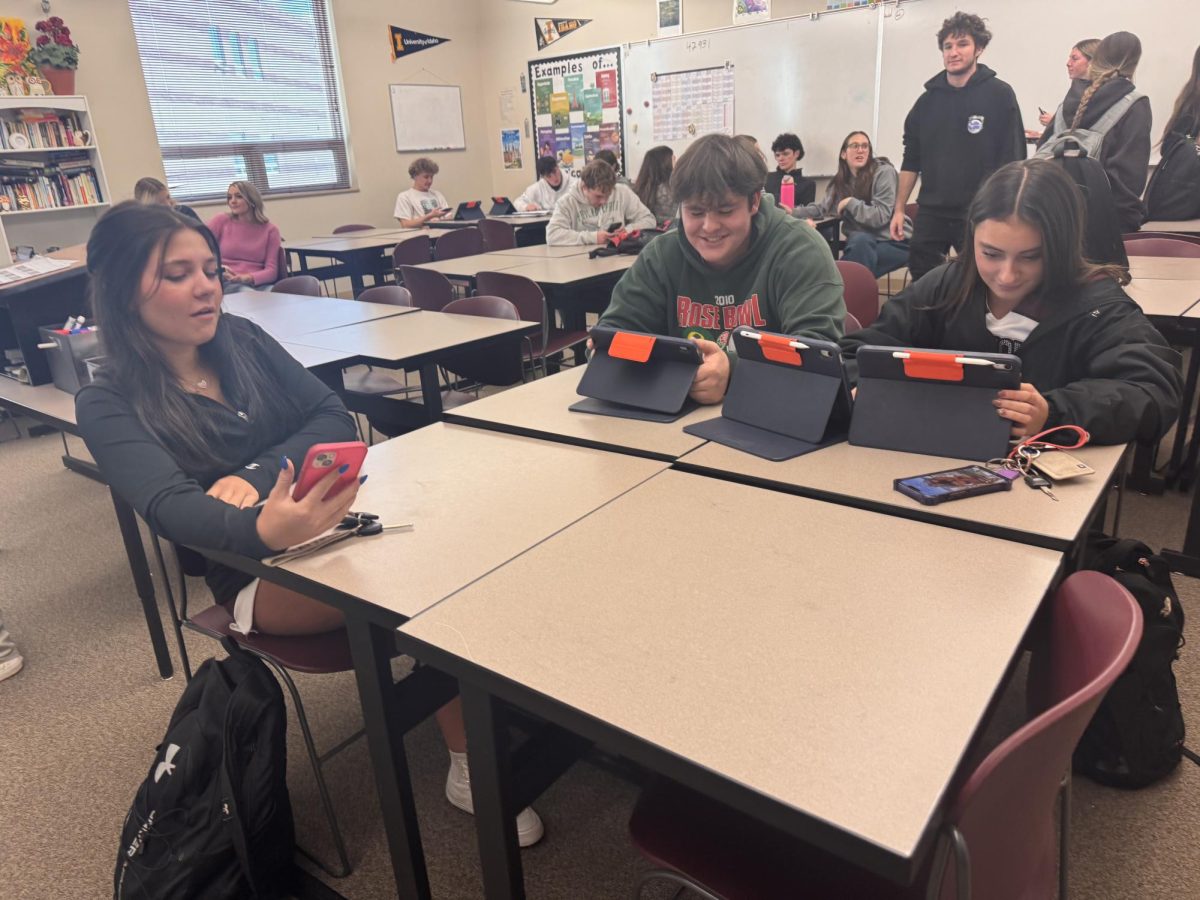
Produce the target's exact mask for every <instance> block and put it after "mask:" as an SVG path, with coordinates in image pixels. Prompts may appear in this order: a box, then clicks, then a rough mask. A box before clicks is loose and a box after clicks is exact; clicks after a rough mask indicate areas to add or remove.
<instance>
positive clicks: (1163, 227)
mask: <svg viewBox="0 0 1200 900" xmlns="http://www.w3.org/2000/svg"><path fill="white" fill-rule="evenodd" d="M1140 230H1141V231H1160V232H1166V233H1168V234H1200V219H1187V220H1185V221H1182V222H1143V223H1142V227H1141V229H1140Z"/></svg>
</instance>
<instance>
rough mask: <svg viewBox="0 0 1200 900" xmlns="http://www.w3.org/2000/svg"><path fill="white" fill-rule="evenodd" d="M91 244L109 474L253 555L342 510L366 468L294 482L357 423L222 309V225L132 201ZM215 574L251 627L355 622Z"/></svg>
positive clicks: (96, 391)
mask: <svg viewBox="0 0 1200 900" xmlns="http://www.w3.org/2000/svg"><path fill="white" fill-rule="evenodd" d="M87 250H88V256H87V259H88V271H89V274H90V275H91V279H92V280H91V291H92V297H91V299H92V307H93V310H94V311H95V316H96V320H97V324H98V325H99V326H100V328H101V329H103V330H102V331H101V332H100V333H101V335H102V338H101V340H102V343H103V349H104V358H105V365H104V368H103V370H102V372H101V373H100V377H99V378H98V380H97V381H96V382H95V383H93V384H90V385H87V386H86V387H84V388H83V389H82V390H81V391H80V392H79V393H78V394H77V395H76V398H75V410H76V415H77V418H78V422H79V430H80V433H81V434H82V436H83V439H84V441H85V443H86V444H87V447H88V450H89V451H91V453H92V456H93V457H94V458H95V460H96V464H97V466H99V468H100V472H101V474H102V475H103V477H104V481H105V483H106V484H108V485H110V486H111V487H112V489H113V491H115V492H116V493H117V494H119V495H120V496H121V497H123V498H124V499H125V500H126V501H128V502H129V504H130V505H132V506H133V508H134V509H135V510H137V512H138V514H139V515H140V516H141V517H142V518H143V519H145V521H146V523H147V524H148V525H149V526H150V527H151V528H152V529H153V530H154V531H155V532H156V533H157V534H159V535H161V536H162V537H164V538H166V539H167V540H170V541H173V542H175V543H177V544H183V545H187V546H193V547H201V548H211V549H213V550H223V551H228V552H230V553H237V554H240V555H242V556H248V557H251V558H254V559H261V558H263V557H265V556H270V555H272V554H274V553H277V552H279V551H280V550H283V549H284V548H286V547H289V546H292V545H294V544H297V543H301V542H303V541H306V540H308V539H310V538H313V537H315V536H317V535H318V534H321V533H322V532H324V531H326V530H327V529H329V528H331V527H332V526H333V525H335V524H337V523H338V522H339V521H341V519H342V517H343V516H344V515H345V514H346V512H347V511H348V510H349V509H350V508H351V506H352V505H353V503H354V500H355V498H356V497H357V495H358V487H359V484H361V480H360V482H359V483H357V484H352V485H351V486H350V488H349V489H347V490H345V491H343V492H342V493H340V494H338V495H337V496H336V497H335V498H332V499H325V493H326V491H327V490H328V488H329V487H330V486H331V484H332V482H333V479H334V478H336V477H337V476H336V473H334V472H331V473H330V474H329V475H328V476H326V478H325V479H324V480H323V481H321V482H319V483H318V484H317V486H316V487H315V488H314V489H313V490H312V491H311V492H310V493H309V494H308V495H306V496H305V497H304V499H302V500H300V501H296V500H293V499H292V497H291V485H292V480H293V477H294V473H295V471H296V466H298V465H299V464H300V462H301V461H302V460H303V459H304V456H305V454H306V453H307V452H308V449H309V447H311V446H312V445H313V444H317V443H324V442H340V441H351V440H354V439H355V436H356V435H355V428H354V423H353V421H352V420H351V418H350V415H349V413H347V412H346V408H345V407H344V406H343V405H342V402H341V400H339V399H338V397H337V395H336V394H334V393H333V391H331V390H330V389H329V388H328V387H326V386H325V385H324V384H323V383H322V382H321V381H320V380H319V379H318V378H316V377H315V376H314V375H312V374H311V373H310V372H308V371H307V370H306V369H305V368H304V367H303V366H301V365H300V363H298V362H297V361H296V360H295V359H293V358H292V357H291V356H290V355H289V354H288V353H287V351H285V350H284V349H283V348H282V347H281V346H280V345H279V344H278V343H277V342H276V341H275V340H274V339H273V338H271V337H270V336H269V335H268V334H266V333H265V332H264V331H263V330H262V329H261V328H259V327H258V326H257V325H255V324H254V323H252V322H250V321H249V320H248V319H243V318H239V317H237V316H231V315H227V314H222V313H221V298H222V293H221V279H220V272H219V268H218V265H217V259H218V248H217V245H216V243H215V241H214V240H213V238H212V235H211V234H210V232H208V231H207V230H206V229H205V228H204V227H203V226H202V225H200V224H199V223H198V222H193V221H192V220H190V219H187V218H185V217H184V216H181V215H178V214H177V213H174V212H172V211H170V210H168V209H167V208H166V207H163V206H142V205H139V204H137V203H136V202H133V201H129V202H126V203H121V204H118V205H117V206H115V207H113V208H112V209H111V210H109V211H108V212H107V213H106V214H105V215H104V216H102V217H101V218H100V220H99V221H98V222H97V223H96V227H95V228H94V229H93V230H92V235H91V238H90V239H89V240H88V246H87ZM362 480H365V476H364V479H362ZM260 501H262V503H261V506H260V505H258V504H259V503H260ZM206 581H207V582H208V586H209V588H210V589H211V590H212V593H213V598H214V599H215V600H216V602H217V603H220V604H222V605H223V606H225V607H226V608H227V609H228V610H229V612H230V614H231V616H232V617H233V619H234V622H235V625H234V629H235V630H237V631H241V632H243V633H246V632H249V631H250V630H252V629H253V630H257V631H260V632H263V633H265V634H272V635H285V636H286V635H304V634H319V633H322V632H327V631H333V630H335V629H339V628H341V627H342V626H343V617H342V613H341V612H340V611H339V610H337V609H334V608H333V607H330V606H326V605H325V604H323V603H320V602H318V601H317V600H314V599H313V598H311V597H307V596H304V595H302V594H298V593H296V592H295V591H291V590H288V589H287V588H283V587H280V586H279V585H276V584H272V583H269V582H260V581H259V580H258V579H256V578H253V577H252V576H250V575H247V574H245V573H243V572H239V571H237V570H235V569H231V568H229V567H227V566H223V565H220V564H217V563H209V564H208V569H207V573H206ZM438 723H439V725H440V726H441V728H442V733H443V735H444V737H445V739H446V743H447V745H448V746H449V749H450V750H451V767H450V774H449V776H448V777H447V782H446V795H447V799H449V800H450V802H451V803H453V804H454V805H455V806H458V807H459V808H461V809H465V810H466V811H468V812H469V811H470V809H471V795H470V787H469V777H468V774H467V768H466V737H465V733H464V730H463V724H462V714H461V711H460V709H459V706H458V701H453V702H452V703H451V704H449V705H447V706H446V707H443V709H442V710H440V711H439V712H438ZM518 830H519V832H520V837H521V841H522V844H528V843H533V842H535V841H536V840H538V839H539V838H540V837H541V835H542V830H543V829H542V823H541V820H540V819H538V817H537V814H536V813H534V812H533V811H531V810H526V811H524V812H522V813H521V816H520V817H518Z"/></svg>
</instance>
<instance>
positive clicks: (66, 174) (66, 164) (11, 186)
mask: <svg viewBox="0 0 1200 900" xmlns="http://www.w3.org/2000/svg"><path fill="white" fill-rule="evenodd" d="M103 202H104V195H103V192H102V191H101V190H100V180H99V178H98V177H97V175H96V169H95V167H94V166H93V165H92V162H91V159H90V158H89V157H88V154H87V153H86V151H84V152H82V153H80V154H79V155H78V156H71V157H64V158H55V159H54V160H53V161H49V162H48V161H44V160H43V161H33V160H13V159H6V158H3V157H0V212H24V211H27V210H34V209H58V208H62V207H67V206H90V205H94V204H97V203H103Z"/></svg>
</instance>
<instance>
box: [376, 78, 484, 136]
mask: <svg viewBox="0 0 1200 900" xmlns="http://www.w3.org/2000/svg"><path fill="white" fill-rule="evenodd" d="M389 87H390V88H391V99H392V127H393V128H394V129H395V132H396V150H397V152H400V153H405V152H410V151H414V150H466V149H467V139H466V135H465V132H464V130H463V114H462V89H461V88H459V86H458V85H456V84H393V85H390V86H389Z"/></svg>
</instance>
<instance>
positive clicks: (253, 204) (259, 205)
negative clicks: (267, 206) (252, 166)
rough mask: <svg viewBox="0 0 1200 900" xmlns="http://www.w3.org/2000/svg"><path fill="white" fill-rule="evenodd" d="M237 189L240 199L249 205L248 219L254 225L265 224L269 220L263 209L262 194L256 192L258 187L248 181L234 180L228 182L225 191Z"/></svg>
mask: <svg viewBox="0 0 1200 900" xmlns="http://www.w3.org/2000/svg"><path fill="white" fill-rule="evenodd" d="M234 188H237V189H238V192H239V193H240V194H241V195H242V199H244V200H245V201H246V205H247V206H249V207H250V221H251V222H253V223H254V224H255V225H266V224H267V223H268V222H270V221H271V220H270V219H268V218H267V214H266V212H264V211H263V198H262V194H260V193H259V192H258V188H256V187H255V186H254V185H252V184H251V183H250V182H248V181H234V182H232V183H230V185H229V187H228V188H227V189H226V191H227V192H228V191H230V190H233V189H234Z"/></svg>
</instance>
